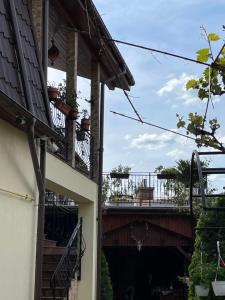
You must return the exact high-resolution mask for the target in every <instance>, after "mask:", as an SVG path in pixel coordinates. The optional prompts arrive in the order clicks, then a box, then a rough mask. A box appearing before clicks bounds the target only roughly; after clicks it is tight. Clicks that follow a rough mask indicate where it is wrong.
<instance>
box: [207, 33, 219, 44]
mask: <svg viewBox="0 0 225 300" xmlns="http://www.w3.org/2000/svg"><path fill="white" fill-rule="evenodd" d="M208 39H209V40H210V41H213V42H216V41H219V40H220V36H219V35H218V34H216V33H209V34H208Z"/></svg>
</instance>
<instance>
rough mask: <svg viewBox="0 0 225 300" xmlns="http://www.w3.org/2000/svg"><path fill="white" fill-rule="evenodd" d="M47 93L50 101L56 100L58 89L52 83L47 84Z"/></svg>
mask: <svg viewBox="0 0 225 300" xmlns="http://www.w3.org/2000/svg"><path fill="white" fill-rule="evenodd" d="M47 91H48V97H49V99H50V101H51V100H54V99H57V98H58V96H59V89H58V87H56V86H55V84H54V83H52V84H49V85H48V86H47Z"/></svg>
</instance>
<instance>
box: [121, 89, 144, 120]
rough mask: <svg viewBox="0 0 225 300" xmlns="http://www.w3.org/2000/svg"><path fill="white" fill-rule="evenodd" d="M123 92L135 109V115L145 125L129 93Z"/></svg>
mask: <svg viewBox="0 0 225 300" xmlns="http://www.w3.org/2000/svg"><path fill="white" fill-rule="evenodd" d="M123 92H124V95H125V96H126V98H127V100H128V101H129V103H130V105H131V107H132V108H133V110H134V112H135V114H136V115H137V117H138V119H139V121H140V122H141V123H143V120H142V118H141V117H140V115H139V113H138V111H137V110H136V108H135V107H134V105H133V103H132V101H131V99H130V97H129V95H128V93H127V92H126V91H125V90H123Z"/></svg>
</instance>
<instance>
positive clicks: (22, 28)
mask: <svg viewBox="0 0 225 300" xmlns="http://www.w3.org/2000/svg"><path fill="white" fill-rule="evenodd" d="M9 2H10V1H0V92H2V93H3V94H4V95H6V96H7V97H8V98H10V100H12V101H14V102H16V103H17V104H19V105H20V106H22V107H24V108H25V109H26V110H29V108H28V105H27V103H28V102H29V101H31V103H32V104H33V108H34V112H33V115H34V117H35V118H36V119H38V120H39V121H41V122H42V123H44V124H46V125H47V126H49V127H51V124H52V123H51V116H50V108H49V101H48V99H47V96H46V83H44V80H43V75H42V67H41V65H40V62H39V59H38V49H37V47H36V43H35V37H34V28H33V25H32V21H31V16H30V10H29V4H28V0H14V6H15V16H16V23H17V24H18V29H19V30H18V31H16V30H13V28H14V25H13V26H12V24H13V18H12V15H11V11H10V9H13V8H10V3H9ZM15 34H17V37H19V39H20V41H21V48H22V49H21V50H22V59H23V63H24V66H25V70H26V72H25V74H24V73H23V72H22V70H21V69H20V63H19V59H20V57H19V54H18V47H17V44H16V39H15V38H14V37H15ZM23 80H25V81H26V82H27V83H28V87H29V91H30V93H28V94H30V98H31V99H26V98H25V97H28V96H27V93H26V92H25V87H24V85H23V84H22V82H23ZM26 100H28V101H26Z"/></svg>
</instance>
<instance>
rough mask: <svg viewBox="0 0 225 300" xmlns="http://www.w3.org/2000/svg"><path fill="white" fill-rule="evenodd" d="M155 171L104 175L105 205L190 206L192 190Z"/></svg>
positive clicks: (181, 207)
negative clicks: (161, 176)
mask: <svg viewBox="0 0 225 300" xmlns="http://www.w3.org/2000/svg"><path fill="white" fill-rule="evenodd" d="M159 178H160V176H157V174H156V173H129V174H116V173H115V174H112V173H111V174H110V173H104V174H103V206H104V207H105V208H110V207H121V208H122V207H127V208H132V207H133V208H140V207H143V208H145V207H151V208H180V209H188V208H189V190H188V189H187V188H185V186H184V185H183V184H182V183H180V182H178V181H177V180H176V179H175V178H173V179H165V178H164V179H159Z"/></svg>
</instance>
